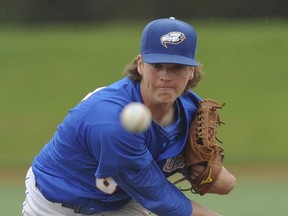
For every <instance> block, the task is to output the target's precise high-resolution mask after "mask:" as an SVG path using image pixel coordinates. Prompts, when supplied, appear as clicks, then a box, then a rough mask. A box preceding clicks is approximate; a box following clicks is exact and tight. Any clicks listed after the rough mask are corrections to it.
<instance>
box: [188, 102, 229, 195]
mask: <svg viewBox="0 0 288 216" xmlns="http://www.w3.org/2000/svg"><path fill="white" fill-rule="evenodd" d="M223 106H224V104H223V105H221V106H219V105H218V104H217V102H216V101H215V100H212V99H204V100H203V101H201V102H200V103H199V107H198V110H197V112H196V114H195V117H194V119H193V121H192V122H191V125H190V132H189V137H188V139H187V143H186V145H185V147H184V150H183V156H184V161H185V166H186V171H187V176H186V179H187V180H188V181H189V182H190V183H191V188H189V189H188V190H191V191H192V192H193V193H199V194H200V195H204V194H205V193H207V192H208V191H209V190H210V188H211V187H212V186H213V185H214V184H215V182H216V181H217V179H218V177H219V174H220V172H221V170H222V167H223V165H222V162H223V159H224V152H225V151H224V149H223V148H222V147H220V146H219V145H218V142H219V141H218V140H217V138H216V133H217V127H218V126H219V125H220V124H221V123H222V122H221V121H220V118H219V114H218V109H221V108H222V107H223ZM217 141H218V142H217Z"/></svg>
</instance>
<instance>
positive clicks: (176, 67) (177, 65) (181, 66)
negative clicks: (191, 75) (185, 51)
mask: <svg viewBox="0 0 288 216" xmlns="http://www.w3.org/2000/svg"><path fill="white" fill-rule="evenodd" d="M184 67H185V66H184V65H182V64H176V65H175V66H174V69H175V70H183V69H184Z"/></svg>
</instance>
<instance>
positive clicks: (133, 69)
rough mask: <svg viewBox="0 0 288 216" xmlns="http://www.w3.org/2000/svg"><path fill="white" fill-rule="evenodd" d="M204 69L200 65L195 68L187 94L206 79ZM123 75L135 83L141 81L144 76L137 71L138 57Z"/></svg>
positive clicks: (188, 84)
mask: <svg viewBox="0 0 288 216" xmlns="http://www.w3.org/2000/svg"><path fill="white" fill-rule="evenodd" d="M202 68H203V65H202V64H199V65H198V66H197V67H195V70H194V77H193V79H192V80H189V81H188V83H187V86H186V88H185V92H186V91H187V90H188V89H193V88H195V87H196V86H197V85H198V83H199V82H200V81H201V80H202V79H203V78H204V73H203V71H202ZM123 73H124V75H125V76H128V77H129V78H130V79H131V80H132V81H133V82H140V81H141V79H142V76H141V75H140V74H139V72H138V69H137V57H135V58H134V59H133V61H132V62H131V63H130V64H128V65H127V66H126V67H125V69H124V71H123Z"/></svg>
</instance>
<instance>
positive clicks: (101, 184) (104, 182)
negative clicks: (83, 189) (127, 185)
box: [96, 177, 117, 194]
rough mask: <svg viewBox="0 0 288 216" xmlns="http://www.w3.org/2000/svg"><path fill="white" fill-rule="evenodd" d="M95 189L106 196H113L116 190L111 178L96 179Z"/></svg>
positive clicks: (115, 184)
mask: <svg viewBox="0 0 288 216" xmlns="http://www.w3.org/2000/svg"><path fill="white" fill-rule="evenodd" d="M96 187H97V188H98V189H99V190H101V191H103V192H104V193H107V194H113V193H114V192H115V191H116V189H117V183H116V182H115V181H114V180H113V179H112V178H111V177H108V178H101V179H98V178H96Z"/></svg>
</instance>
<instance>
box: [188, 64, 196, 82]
mask: <svg viewBox="0 0 288 216" xmlns="http://www.w3.org/2000/svg"><path fill="white" fill-rule="evenodd" d="M194 73H195V67H190V76H189V80H192V79H193V77H194Z"/></svg>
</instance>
